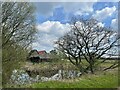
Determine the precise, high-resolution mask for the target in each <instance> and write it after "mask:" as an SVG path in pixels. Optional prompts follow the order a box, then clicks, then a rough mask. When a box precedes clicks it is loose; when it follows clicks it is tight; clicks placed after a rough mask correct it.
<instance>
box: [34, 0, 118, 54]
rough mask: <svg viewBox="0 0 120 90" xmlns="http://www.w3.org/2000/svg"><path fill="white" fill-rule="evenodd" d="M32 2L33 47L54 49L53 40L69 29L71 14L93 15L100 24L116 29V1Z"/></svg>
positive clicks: (87, 16)
mask: <svg viewBox="0 0 120 90" xmlns="http://www.w3.org/2000/svg"><path fill="white" fill-rule="evenodd" d="M93 1H94V2H34V3H33V4H34V5H35V7H36V10H35V18H36V29H37V38H36V40H35V41H34V42H33V44H32V48H33V49H37V50H38V51H39V50H46V51H47V52H49V51H50V50H52V49H54V47H55V44H54V43H55V41H57V39H58V38H60V37H62V36H63V35H64V34H65V33H66V32H69V31H70V21H71V18H72V17H73V16H78V17H79V16H80V17H83V18H90V17H93V18H95V19H96V20H98V21H99V24H100V25H101V26H105V27H112V28H113V29H114V30H117V25H118V19H117V13H118V3H117V2H97V0H93Z"/></svg>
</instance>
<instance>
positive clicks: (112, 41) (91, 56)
mask: <svg viewBox="0 0 120 90" xmlns="http://www.w3.org/2000/svg"><path fill="white" fill-rule="evenodd" d="M73 21H74V22H73V23H72V24H71V31H70V32H68V33H67V34H65V35H64V36H63V37H61V38H59V40H58V41H57V42H56V44H57V45H58V48H59V49H60V50H61V51H62V52H65V53H66V54H67V56H68V59H69V60H70V62H71V63H72V64H74V65H75V66H77V67H78V68H79V69H80V71H81V72H82V73H84V72H87V71H88V70H90V71H91V73H94V66H95V63H96V61H97V60H98V59H100V58H101V57H102V56H105V55H107V54H108V53H109V50H111V49H113V47H115V46H116V44H117V43H116V42H117V41H118V39H119V37H118V36H117V32H114V31H112V30H110V29H108V28H105V27H102V26H100V25H99V24H98V21H96V20H94V19H90V20H83V19H81V20H79V21H78V20H75V19H74V20H73ZM83 58H84V59H85V61H86V62H87V63H88V64H87V65H85V66H84V65H83V63H84V59H83Z"/></svg>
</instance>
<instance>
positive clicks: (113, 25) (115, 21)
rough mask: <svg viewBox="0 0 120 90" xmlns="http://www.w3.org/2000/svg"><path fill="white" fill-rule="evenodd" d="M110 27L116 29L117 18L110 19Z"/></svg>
mask: <svg viewBox="0 0 120 90" xmlns="http://www.w3.org/2000/svg"><path fill="white" fill-rule="evenodd" d="M111 27H112V28H113V29H115V30H118V20H117V19H113V20H112V21H111Z"/></svg>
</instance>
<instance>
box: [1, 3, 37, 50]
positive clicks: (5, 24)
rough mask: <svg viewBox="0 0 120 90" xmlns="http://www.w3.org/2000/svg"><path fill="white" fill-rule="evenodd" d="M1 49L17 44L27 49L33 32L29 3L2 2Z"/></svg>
mask: <svg viewBox="0 0 120 90" xmlns="http://www.w3.org/2000/svg"><path fill="white" fill-rule="evenodd" d="M1 6H2V23H1V29H2V47H3V48H4V47H5V46H6V45H9V46H11V45H12V44H15V43H16V44H19V45H22V46H24V47H27V46H28V45H29V44H30V43H31V42H32V40H33V35H34V33H35V32H36V31H35V27H34V25H35V23H34V21H35V19H34V15H33V11H34V8H33V6H32V5H30V3H27V2H24V3H20V2H19V3H17V2H2V3H1Z"/></svg>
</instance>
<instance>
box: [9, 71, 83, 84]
mask: <svg viewBox="0 0 120 90" xmlns="http://www.w3.org/2000/svg"><path fill="white" fill-rule="evenodd" d="M39 74H40V73H39ZM81 74H82V73H81V72H80V71H77V70H58V72H57V73H56V74H54V75H52V76H50V77H47V76H41V75H38V74H36V76H35V77H31V76H29V74H28V73H27V72H26V71H25V70H13V72H12V75H11V79H10V81H11V83H12V84H13V83H15V84H28V83H33V82H43V81H51V80H62V79H73V78H76V77H80V76H81Z"/></svg>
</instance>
